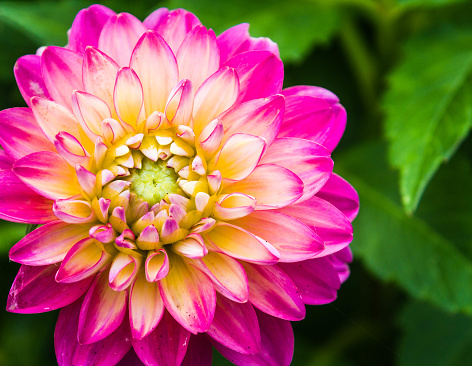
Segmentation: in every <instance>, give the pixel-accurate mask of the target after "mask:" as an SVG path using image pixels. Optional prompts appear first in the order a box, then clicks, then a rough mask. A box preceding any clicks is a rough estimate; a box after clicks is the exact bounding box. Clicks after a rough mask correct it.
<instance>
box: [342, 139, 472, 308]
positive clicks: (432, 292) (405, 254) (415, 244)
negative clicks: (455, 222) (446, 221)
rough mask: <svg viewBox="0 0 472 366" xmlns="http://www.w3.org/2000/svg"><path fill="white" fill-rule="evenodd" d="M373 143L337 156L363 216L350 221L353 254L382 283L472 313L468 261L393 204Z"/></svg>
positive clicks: (385, 171)
mask: <svg viewBox="0 0 472 366" xmlns="http://www.w3.org/2000/svg"><path fill="white" fill-rule="evenodd" d="M384 158H385V152H384V150H383V148H382V146H380V145H378V144H374V145H364V146H362V147H361V148H356V149H353V150H350V151H348V152H347V153H346V155H342V156H341V157H339V161H340V163H339V164H338V165H337V167H338V169H339V168H340V172H342V175H343V176H345V177H346V178H347V179H348V180H349V181H350V182H351V183H352V184H353V185H354V186H355V187H356V189H357V190H358V192H359V196H360V201H361V203H362V213H361V214H360V215H359V217H358V219H357V220H356V221H355V223H354V232H355V235H356V241H355V246H354V247H353V249H354V252H355V254H356V255H358V256H360V257H362V259H363V260H364V262H365V263H366V265H367V267H368V268H369V269H370V270H372V271H373V272H374V273H375V274H376V275H377V276H379V277H380V278H382V279H383V280H386V281H395V282H396V283H398V284H399V285H400V286H401V287H402V288H404V289H405V290H406V291H408V292H409V293H410V295H411V296H414V297H416V298H420V299H426V300H429V301H431V302H433V303H435V304H436V305H437V306H440V307H442V308H444V309H445V310H449V311H463V312H466V313H469V314H472V287H471V286H470V284H471V283H472V262H471V261H470V259H468V258H467V257H466V256H465V255H464V254H462V253H461V252H460V251H459V250H458V249H457V248H456V247H455V246H454V245H453V243H451V242H450V241H449V240H447V239H446V238H445V237H443V236H441V235H440V234H439V233H438V232H437V231H436V230H435V229H434V228H433V227H431V226H429V225H428V223H427V222H425V221H424V220H421V219H419V218H416V217H410V216H407V215H406V214H405V213H404V212H403V210H402V207H401V205H400V204H399V203H398V202H397V201H396V200H395V194H394V192H392V190H391V184H390V182H392V181H395V175H394V174H392V172H391V171H388V169H386V165H385V160H384Z"/></svg>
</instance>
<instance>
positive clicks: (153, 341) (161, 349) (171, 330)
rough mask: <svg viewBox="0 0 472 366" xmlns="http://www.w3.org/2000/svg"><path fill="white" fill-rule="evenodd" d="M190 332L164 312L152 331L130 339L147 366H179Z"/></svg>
mask: <svg viewBox="0 0 472 366" xmlns="http://www.w3.org/2000/svg"><path fill="white" fill-rule="evenodd" d="M189 339H190V332H189V331H187V330H186V329H184V328H183V327H181V326H180V324H179V323H177V322H176V321H175V320H174V319H173V318H172V316H171V315H170V314H169V313H168V312H167V311H166V312H165V313H164V316H163V317H162V320H161V321H160V322H159V325H158V326H157V328H156V329H154V331H152V332H151V333H150V334H149V335H148V336H147V337H144V338H143V339H140V340H138V339H134V338H133V339H132V340H131V342H132V344H133V348H134V351H135V352H136V354H137V355H138V357H139V358H140V359H141V361H142V362H144V363H145V364H146V365H147V366H163V365H169V366H170V365H176V366H178V365H180V364H181V362H182V360H183V358H184V356H185V352H186V351H187V347H188V343H189Z"/></svg>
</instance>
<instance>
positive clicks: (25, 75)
mask: <svg viewBox="0 0 472 366" xmlns="http://www.w3.org/2000/svg"><path fill="white" fill-rule="evenodd" d="M13 71H14V73H15V79H16V83H17V84H18V88H19V89H20V92H21V95H22V96H23V99H24V100H25V102H26V103H27V104H28V105H29V106H30V107H31V103H30V99H31V98H32V97H35V96H36V97H41V98H47V99H49V98H50V96H49V92H48V90H47V88H46V84H45V83H44V80H43V76H42V74H41V57H40V56H38V55H25V56H22V57H20V58H19V59H18V61H16V64H15V67H14V69H13Z"/></svg>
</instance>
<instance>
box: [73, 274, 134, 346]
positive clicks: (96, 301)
mask: <svg viewBox="0 0 472 366" xmlns="http://www.w3.org/2000/svg"><path fill="white" fill-rule="evenodd" d="M127 298H128V294H127V292H126V291H121V292H115V291H113V290H112V289H111V288H110V287H109V286H108V271H104V272H101V273H100V274H99V275H98V276H97V277H96V278H95V281H94V282H93V284H92V286H91V287H90V289H89V290H88V291H87V294H86V295H85V299H84V302H83V304H82V308H81V309H80V319H79V331H78V340H79V343H80V344H90V343H94V342H98V341H101V340H102V339H104V338H106V337H108V336H109V335H110V334H112V333H113V332H114V331H115V330H116V329H117V328H118V327H119V326H120V324H121V322H122V321H123V319H124V317H125V313H126V305H127Z"/></svg>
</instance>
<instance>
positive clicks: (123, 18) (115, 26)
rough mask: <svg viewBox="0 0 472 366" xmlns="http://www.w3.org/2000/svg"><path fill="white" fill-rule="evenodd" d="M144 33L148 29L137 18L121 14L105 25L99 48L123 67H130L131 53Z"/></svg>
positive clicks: (111, 18)
mask: <svg viewBox="0 0 472 366" xmlns="http://www.w3.org/2000/svg"><path fill="white" fill-rule="evenodd" d="M144 32H146V28H145V27H144V25H143V23H141V22H140V21H139V20H138V19H137V18H136V17H134V16H133V15H131V14H128V13H120V14H118V15H115V16H112V17H110V19H108V21H107V22H106V24H105V25H104V27H103V29H102V32H101V33H100V38H99V40H98V48H99V49H100V50H101V51H103V52H104V53H106V54H107V55H109V56H110V57H111V58H112V59H113V60H115V61H116V63H117V64H118V65H120V66H121V67H123V66H129V60H130V56H131V52H133V49H134V46H135V45H136V42H138V39H139V37H141V36H142V35H143V33H144Z"/></svg>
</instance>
